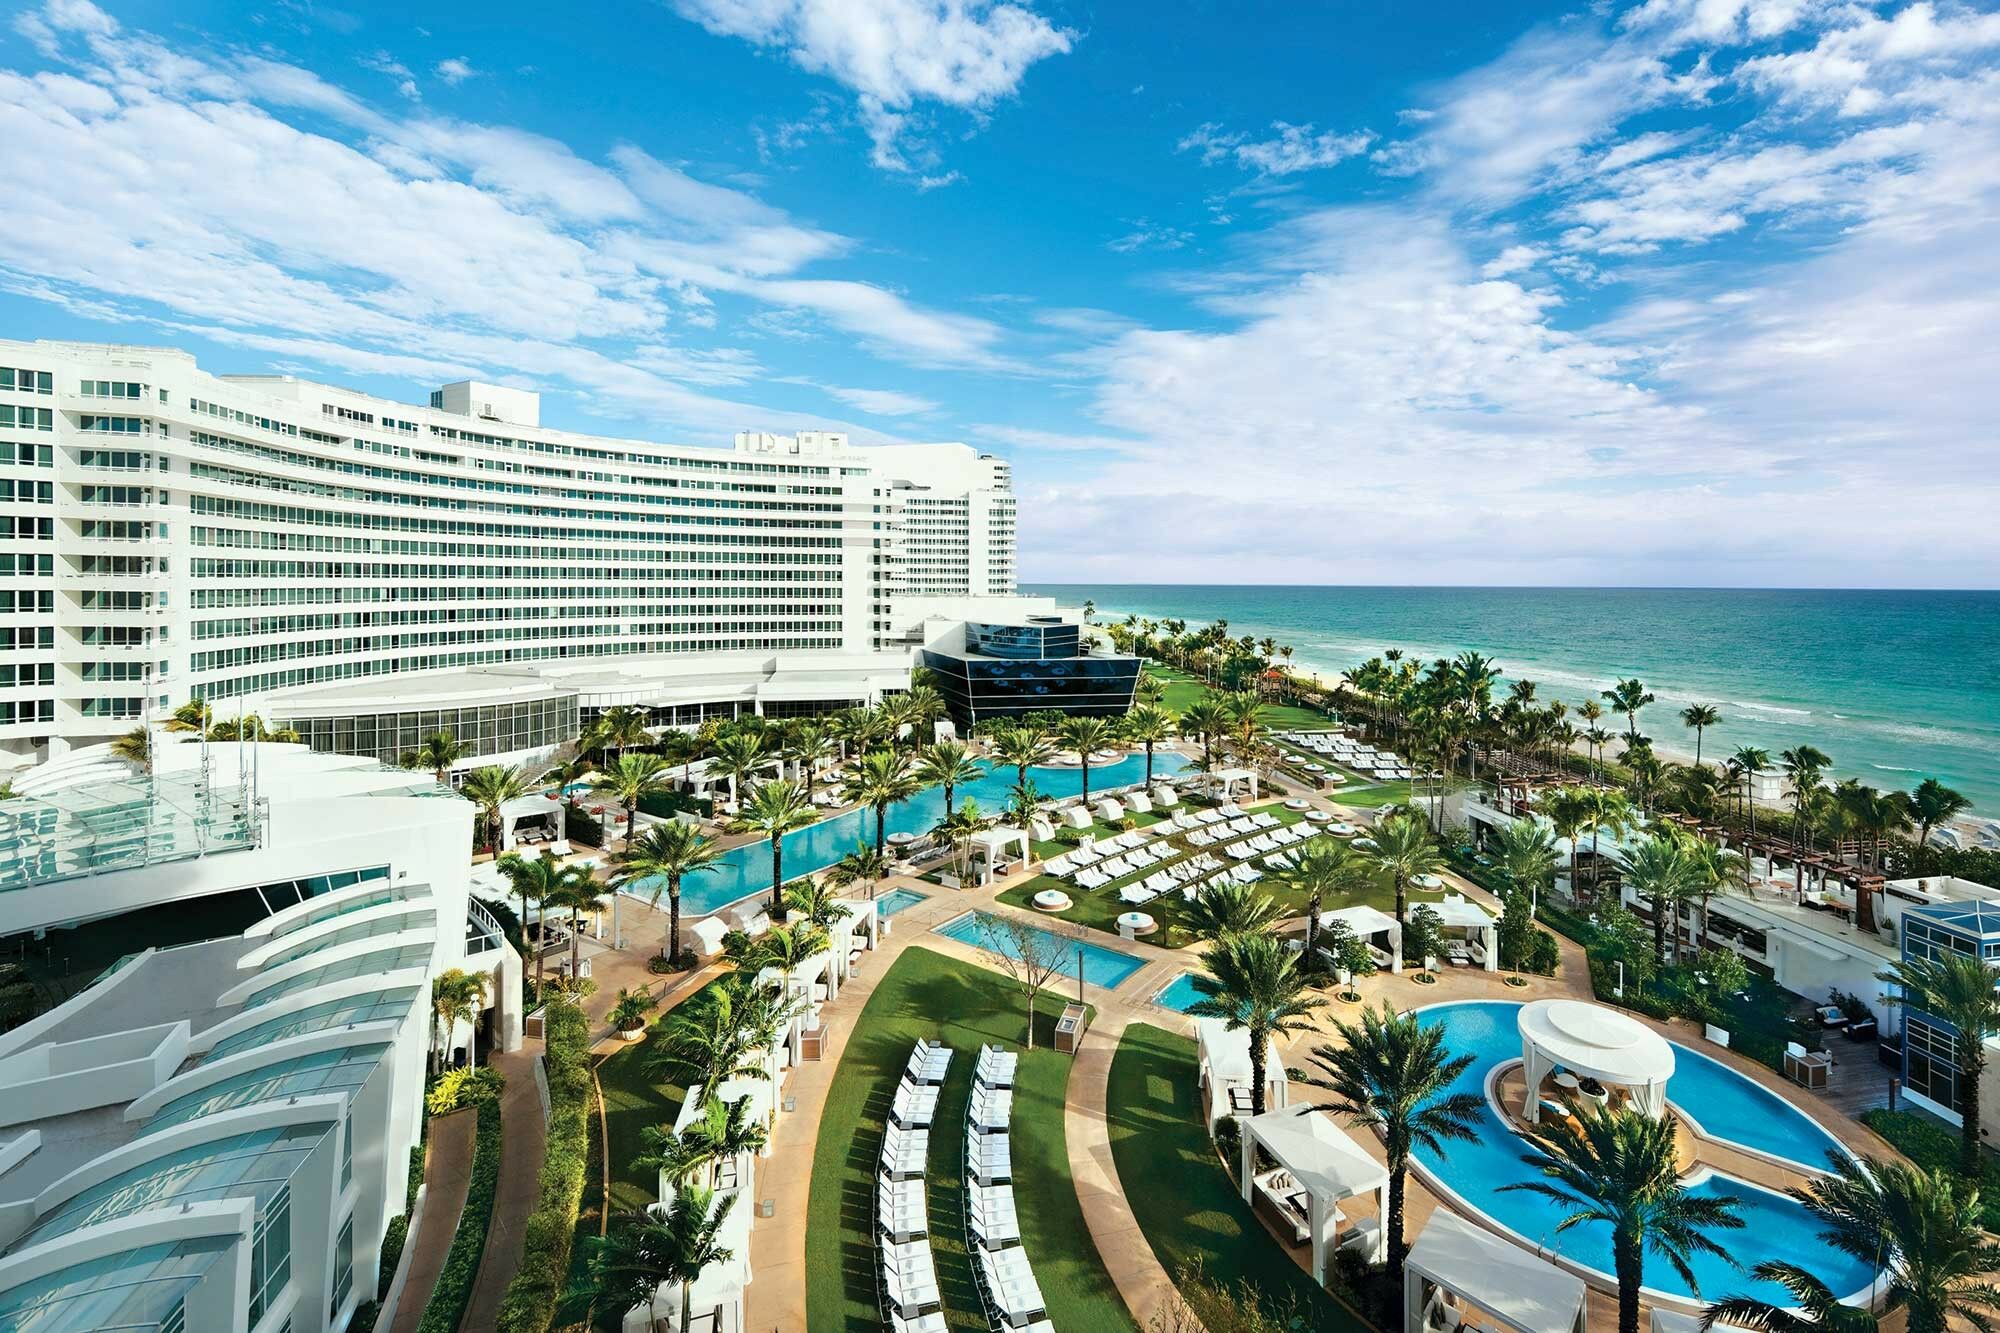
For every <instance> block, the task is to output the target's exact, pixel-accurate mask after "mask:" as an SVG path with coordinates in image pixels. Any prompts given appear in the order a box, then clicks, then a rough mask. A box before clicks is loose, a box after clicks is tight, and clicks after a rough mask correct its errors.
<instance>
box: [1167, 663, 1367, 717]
mask: <svg viewBox="0 0 2000 1333" xmlns="http://www.w3.org/2000/svg"><path fill="white" fill-rule="evenodd" d="M1145 669H1146V670H1147V671H1148V672H1150V673H1151V674H1153V675H1155V676H1158V677H1159V678H1160V679H1161V680H1162V681H1164V682H1165V683H1166V686H1167V693H1166V696H1165V698H1163V699H1162V700H1161V703H1162V705H1163V706H1164V707H1165V708H1166V710H1167V711H1168V712H1170V713H1174V714H1180V713H1185V712H1186V711H1187V710H1188V706H1189V705H1191V704H1194V703H1196V702H1198V701H1200V700H1201V699H1202V698H1203V697H1205V696H1207V695H1210V694H1214V693H1217V691H1215V690H1212V689H1210V688H1209V687H1208V686H1207V685H1205V684H1203V683H1202V682H1201V681H1199V680H1197V679H1195V678H1194V677H1193V676H1190V675H1188V674H1187V673H1186V672H1185V671H1180V670H1177V669H1176V668H1174V667H1170V666H1167V665H1165V664H1164V663H1161V662H1156V661H1153V660H1152V659H1150V658H1148V659H1147V661H1146V668H1145ZM1260 716H1261V717H1262V719H1263V723H1264V725H1265V726H1267V727H1269V728H1270V729H1271V730H1273V731H1295V730H1297V731H1303V730H1312V731H1324V730H1326V728H1328V727H1329V726H1332V725H1333V723H1332V720H1331V719H1329V718H1328V717H1327V715H1326V714H1324V713H1322V712H1319V711H1318V710H1316V709H1312V708H1301V707H1299V706H1298V705H1296V704H1276V703H1274V704H1266V705H1264V711H1263V713H1262V714H1261V715H1260Z"/></svg>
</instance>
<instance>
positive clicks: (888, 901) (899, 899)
mask: <svg viewBox="0 0 2000 1333" xmlns="http://www.w3.org/2000/svg"><path fill="white" fill-rule="evenodd" d="M929 897H930V895H929V894H927V893H918V892H917V891H916V890H915V889H891V890H890V891H889V892H887V893H885V894H883V895H882V896H881V897H880V898H877V899H876V900H875V915H877V916H894V915H896V913H898V912H900V911H902V910H903V909H904V908H906V907H915V906H916V905H917V904H918V903H920V902H923V901H924V900H925V899H927V898H929Z"/></svg>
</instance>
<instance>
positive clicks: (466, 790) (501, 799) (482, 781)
mask: <svg viewBox="0 0 2000 1333" xmlns="http://www.w3.org/2000/svg"><path fill="white" fill-rule="evenodd" d="M538 780H539V779H538V778H537V777H536V776H535V775H532V774H530V773H529V772H528V770H527V769H525V768H508V767H505V766H504V765H501V764H487V765H485V766H483V767H480V768H475V769H473V770H472V771H471V772H470V773H467V774H466V775H465V783H464V785H463V786H461V787H460V788H459V795H461V796H463V797H464V798H465V799H466V800H468V801H471V802H472V803H473V804H474V805H475V806H477V807H479V822H480V826H481V827H482V828H483V829H484V830H485V831H486V844H485V845H486V846H488V847H491V848H493V849H494V850H495V851H498V850H499V843H500V808H501V807H502V806H504V805H506V804H507V802H509V801H514V800H519V799H520V798H521V797H523V796H526V795H528V794H529V793H530V792H532V791H534V789H535V784H536V782H537V781H538Z"/></svg>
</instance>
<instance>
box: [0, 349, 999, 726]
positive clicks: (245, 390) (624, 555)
mask: <svg viewBox="0 0 2000 1333" xmlns="http://www.w3.org/2000/svg"><path fill="white" fill-rule="evenodd" d="M1014 523H1015V509H1014V496H1013V493H1012V480H1011V476H1010V473H1009V469H1008V465H1007V464H1006V463H1005V462H1004V461H1002V460H999V459H996V458H993V457H990V456H987V455H982V454H979V453H978V452H976V451H975V450H973V449H970V448H968V447H966V446H965V445H961V444H931V445H908V446H885V447H874V448H864V447H859V446H854V445H850V444H849V442H848V440H847V438H846V437H845V436H844V435H840V434H834V433H828V432H811V431H807V432H801V433H799V434H798V435H797V436H779V435H768V434H761V433H744V434H740V435H738V436H737V438H736V442H735V447H734V448H733V449H729V450H723V449H709V448H694V447H685V446H677V445H661V444H652V443H641V442H635V441H630V440H616V439H607V438H601V437H597V436H588V435H579V434H574V433H571V432H568V431H561V430H553V429H548V428H544V427H543V426H542V425H541V424H540V401H539V397H538V395H536V394H534V393H530V392H526V391H524V390H520V389H511V388H504V387H500V386H495V385H486V384H479V383H473V382H467V383H460V384H454V385H447V386H445V387H444V388H442V389H439V390H437V391H435V392H433V393H432V394H431V395H430V401H429V404H428V405H427V406H411V405H407V404H403V403H397V402H393V401H390V400H387V399H382V398H375V397H371V396H369V395H366V394H361V393H356V392H353V391H351V390H348V389H342V388H337V387H333V386H329V385H322V384H316V383H312V382H310V381H305V380H299V379H295V378H292V377H289V376H236V375H214V374H210V373H208V372H206V371H204V370H202V369H200V368H199V367H198V366H196V364H195V362H194V359H193V358H192V357H191V356H189V355H187V354H186V353H184V352H180V351H175V350H171V349H164V348H147V347H124V346H107V345H98V344H78V343H58V342H33V343H27V342H4V341H0V764H4V763H6V762H7V757H8V756H12V758H13V761H14V762H19V763H26V762H33V761H35V760H39V759H44V758H48V757H52V756H57V755H61V754H62V753H64V752H65V751H67V750H68V749H69V748H70V747H72V746H75V745H79V744H87V743H90V742H93V741H101V740H104V739H106V738H108V737H111V736H115V735H117V734H119V733H122V732H124V731H127V730H129V729H131V728H132V727H133V726H135V725H138V724H139V723H140V722H141V721H142V720H144V719H145V718H146V717H148V716H157V715H159V714H160V713H161V712H163V711H165V710H167V709H170V708H172V707H174V706H177V705H178V704H180V703H183V702H185V701H187V700H188V699H190V698H197V697H199V698H203V699H207V700H209V701H210V702H211V703H212V704H213V706H214V707H215V710H216V712H217V714H218V715H219V716H225V717H226V716H230V715H232V714H233V713H234V712H235V711H236V710H237V709H239V708H241V709H243V710H245V711H255V712H258V713H259V714H260V715H261V716H263V717H264V718H265V719H266V720H267V721H272V722H287V723H290V724H291V725H294V726H296V727H298V728H299V729H300V731H301V732H303V733H304V734H305V736H306V737H307V739H308V741H309V742H310V743H311V744H312V745H313V746H314V747H315V748H320V749H338V750H340V751H343V752H354V753H364V754H374V755H377V756H380V757H393V755H394V754H396V753H397V752H399V751H400V750H402V749H406V748H408V747H410V746H412V745H414V744H416V743H417V741H418V740H419V739H421V738H422V737H423V736H427V735H429V734H431V733H433V732H435V731H437V730H440V729H443V730H449V731H451V732H453V733H454V734H455V735H456V736H457V737H458V738H459V739H460V740H461V741H463V742H467V743H469V744H471V745H472V746H473V749H474V754H473V755H472V756H471V757H470V758H469V760H468V762H488V763H490V762H495V761H514V760H521V759H526V758H531V757H534V756H536V755H538V754H541V753H546V752H547V751H548V750H549V749H551V748H552V747H553V746H554V745H555V744H557V743H559V742H561V741H563V740H567V739H569V738H571V737H573V736H574V735H575V734H576V731H577V727H578V723H579V720H580V719H581V718H588V717H589V716H590V715H592V714H593V713H594V711H595V710H597V709H600V708H604V707H608V706H611V705H613V704H638V705H644V706H646V707H649V708H651V709H652V710H653V711H654V719H655V721H656V722H658V723H661V724H665V725H675V724H679V725H685V724H687V723H690V722H693V721H698V720H700V719H701V718H704V717H710V716H716V715H718V714H719V715H722V716H729V715H732V714H734V713H737V712H748V711H758V712H764V713H774V714H781V715H782V714H788V713H798V712H812V711H820V710H823V709H827V708H832V707H838V706H842V705H844V704H848V703H854V702H868V701H872V700H873V699H875V698H877V697H879V695H880V693H881V691H883V690H884V689H899V688H903V687H905V686H906V685H907V684H908V677H909V665H910V649H911V647H912V646H913V645H915V644H917V643H919V642H920V641H921V640H922V639H923V638H924V637H925V635H926V633H927V631H926V629H925V622H926V621H927V620H932V619H934V618H937V617H955V618H959V619H963V618H966V617H974V618H991V619H1001V618H1005V617H1007V616H1010V615H1015V614H1019V608H1020V607H1021V606H1022V605H1023V604H1024V602H1025V599H1022V600H1016V599H1014V598H1013V596H1012V594H1013V592H1014Z"/></svg>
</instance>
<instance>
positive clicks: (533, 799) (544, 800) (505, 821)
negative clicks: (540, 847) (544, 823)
mask: <svg viewBox="0 0 2000 1333" xmlns="http://www.w3.org/2000/svg"><path fill="white" fill-rule="evenodd" d="M536 819H547V820H549V821H551V823H552V825H553V827H554V830H555V832H554V834H553V837H554V840H555V842H556V843H557V844H560V845H561V850H562V851H567V850H568V845H567V844H566V843H564V841H563V803H562V801H561V800H560V799H558V798H556V797H554V796H551V795H549V794H548V793H547V792H539V791H537V792H529V793H528V794H527V795H526V796H516V797H515V798H514V799H513V800H511V801H508V802H506V803H505V804H504V805H502V806H501V807H500V850H501V851H502V852H511V851H513V850H514V830H515V828H516V827H517V826H519V825H521V824H523V823H526V822H528V821H529V820H536Z"/></svg>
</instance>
